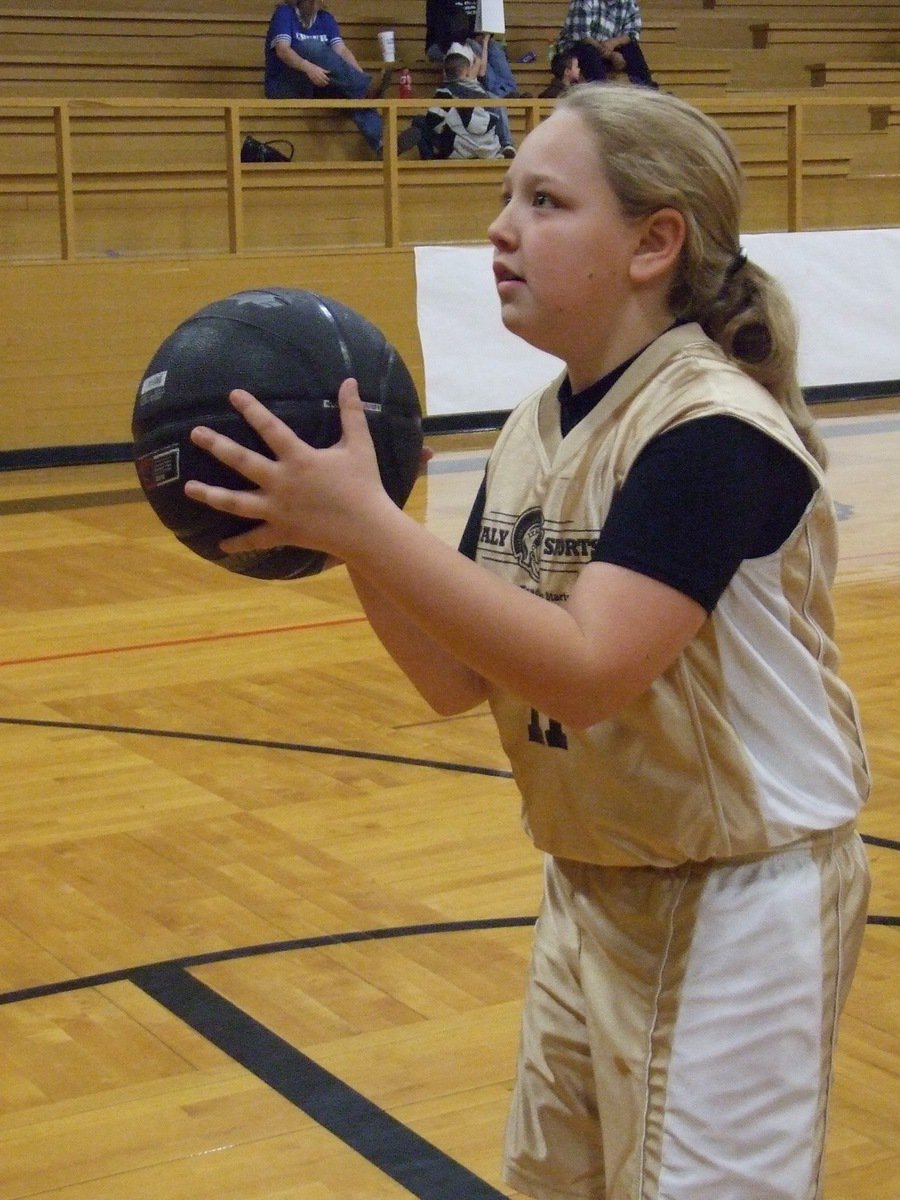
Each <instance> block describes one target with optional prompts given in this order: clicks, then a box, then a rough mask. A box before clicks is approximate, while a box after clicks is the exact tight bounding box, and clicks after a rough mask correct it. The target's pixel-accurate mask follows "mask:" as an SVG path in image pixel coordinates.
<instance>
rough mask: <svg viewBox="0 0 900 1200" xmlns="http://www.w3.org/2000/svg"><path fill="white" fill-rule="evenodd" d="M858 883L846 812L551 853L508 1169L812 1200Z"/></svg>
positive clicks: (608, 1192) (629, 1187)
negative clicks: (718, 841)
mask: <svg viewBox="0 0 900 1200" xmlns="http://www.w3.org/2000/svg"><path fill="white" fill-rule="evenodd" d="M868 892H869V874H868V865H867V863H866V857H865V851H864V849H863V846H862V842H861V841H860V839H859V837H858V836H857V835H856V833H855V832H854V830H853V828H852V827H850V826H847V827H844V828H842V829H839V830H835V831H833V832H830V833H827V834H819V835H816V836H815V837H813V838H811V839H810V840H809V841H804V842H802V843H800V844H796V845H793V846H790V847H787V848H785V849H783V850H779V851H776V852H774V853H771V854H767V855H765V856H759V857H752V858H743V859H731V860H728V861H724V862H716V863H703V864H688V865H686V866H683V867H678V868H675V869H672V870H659V869H656V868H652V867H648V868H641V867H638V868H619V867H598V866H592V865H590V864H586V863H577V862H569V861H565V860H558V859H552V858H548V859H547V861H546V873H545V889H544V899H543V901H542V905H541V912H540V917H539V919H538V924H537V926H536V929H535V939H534V950H533V957H532V964H531V972H530V977H529V982H528V989H527V992H526V998H525V1008H524V1013H523V1024H522V1037H521V1047H520V1055H519V1065H518V1074H517V1080H516V1086H515V1091H514V1094H513V1101H512V1108H511V1111H510V1116H509V1122H508V1126H507V1134H506V1154H505V1178H506V1181H507V1182H508V1183H509V1184H510V1185H511V1186H512V1187H515V1188H516V1189H518V1190H519V1191H522V1192H524V1193H525V1194H526V1195H529V1196H534V1197H536V1198H537V1200H572V1198H589V1200H816V1198H817V1197H819V1196H820V1174H821V1162H822V1151H823V1143H824V1132H825V1110H826V1104H827V1098H828V1086H829V1079H830V1074H831V1061H832V1051H833V1046H834V1040H835V1033H836V1027H837V1017H838V1013H839V1012H840V1009H841V1008H842V1006H843V1003H844V1000H845V999H846V995H847V991H848V990H849V986H850V981H851V979H852V977H853V971H854V968H855V966H856V960H857V957H858V954H859V948H860V944H861V941H862V935H863V930H864V928H865V914H866V903H867V900H868Z"/></svg>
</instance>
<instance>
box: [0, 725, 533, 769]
mask: <svg viewBox="0 0 900 1200" xmlns="http://www.w3.org/2000/svg"><path fill="white" fill-rule="evenodd" d="M0 725H19V726H22V725H24V726H28V727H30V728H33V729H82V730H85V731H86V732H89V733H118V734H134V735H135V736H137V737H155V738H175V739H178V740H181V741H186V742H209V743H211V744H213V745H220V746H221V745H224V746H249V747H251V748H253V749H261V750H289V751H291V752H292V753H296V754H324V755H327V756H329V757H331V758H362V759H367V760H369V761H371V762H387V763H396V764H397V765H398V766H401V767H427V768H429V769H430V770H432V771H456V772H457V773H459V774H462V775H485V776H488V777H489V778H492V779H512V771H508V770H504V769H503V768H501V767H477V766H473V765H472V764H471V763H454V762H445V761H443V760H442V759H436V758H412V757H410V756H408V755H405V754H386V753H384V752H383V751H379V750H350V749H346V748H341V747H339V746H316V745H314V744H313V743H311V742H279V741H270V740H269V739H267V738H248V737H238V736H237V735H236V734H225V733H191V732H187V731H185V730H181V729H150V728H146V727H142V726H137V725H104V724H101V723H99V722H94V721H47V720H42V719H38V718H30V717H0Z"/></svg>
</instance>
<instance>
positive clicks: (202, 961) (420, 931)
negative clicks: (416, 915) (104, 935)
mask: <svg viewBox="0 0 900 1200" xmlns="http://www.w3.org/2000/svg"><path fill="white" fill-rule="evenodd" d="M536 920H537V918H536V917H478V918H473V919H471V920H468V921H436V922H431V923H428V924H425V925H391V926H386V927H384V928H378V929H357V930H350V931H348V932H347V933H319V934H313V935H311V936H310V937H303V938H286V939H282V940H281V941H277V942H258V943H256V944H255V945H252V946H238V947H233V948H231V949H229V950H208V951H206V952H205V953H203V954H185V955H183V956H182V957H180V958H171V959H165V960H163V961H160V962H155V963H144V964H142V965H140V966H135V967H120V968H118V969H117V970H114V971H101V972H99V973H98V974H96V975H82V976H81V977H80V978H79V979H62V980H59V981H58V982H57V983H41V984H35V985H34V986H33V987H27V988H17V989H16V990H15V991H13V992H0V1006H3V1005H5V1004H15V1003H18V1002H20V1001H22V1000H38V999H41V998H42V997H45V996H55V995H56V994H57V993H59V992H77V991H81V990H83V989H84V988H94V987H104V986H105V985H106V984H108V983H123V982H127V981H129V980H130V979H132V977H133V975H134V973H135V972H136V971H164V970H165V971H168V970H179V971H185V970H189V969H190V968H191V967H206V966H211V965H212V964H214V963H222V962H237V961H238V960H239V959H242V958H260V957H262V955H264V954H284V953H286V952H288V951H291V950H320V949H323V948H326V947H329V946H346V945H350V944H353V943H356V942H382V941H390V940H391V939H393V938H404V937H422V936H427V935H428V934H434V933H469V932H477V931H479V930H492V929H520V928H523V927H526V926H529V925H533V924H534V923H535V921H536Z"/></svg>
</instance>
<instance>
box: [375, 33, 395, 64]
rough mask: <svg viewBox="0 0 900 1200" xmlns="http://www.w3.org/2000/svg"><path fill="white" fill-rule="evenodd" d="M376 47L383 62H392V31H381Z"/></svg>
mask: <svg viewBox="0 0 900 1200" xmlns="http://www.w3.org/2000/svg"><path fill="white" fill-rule="evenodd" d="M378 46H379V49H380V50H381V57H382V59H383V61H384V62H386V63H389V62H394V61H395V60H394V31H393V30H392V29H383V30H382V31H381V33H379V35H378Z"/></svg>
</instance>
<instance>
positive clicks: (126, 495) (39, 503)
mask: <svg viewBox="0 0 900 1200" xmlns="http://www.w3.org/2000/svg"><path fill="white" fill-rule="evenodd" d="M487 457H488V455H487V451H485V452H484V454H472V455H469V456H467V457H466V458H457V459H452V460H448V461H445V462H432V463H429V465H428V474H429V475H458V474H461V473H463V472H465V471H483V470H484V465H485V463H486V462H487ZM117 461H125V460H117ZM129 461H130V456H129ZM82 465H84V466H94V465H99V464H94V463H84V464H82ZM0 470H2V467H0ZM145 499H146V496H145V494H144V492H143V491H142V490H141V488H140V487H138V486H137V485H135V486H134V487H133V488H115V489H112V488H111V489H109V490H108V491H99V492H98V491H94V492H71V493H69V494H67V495H61V496H22V497H20V498H19V499H17V500H2V501H0V517H17V516H27V515H28V514H29V513H44V512H67V511H69V510H71V509H75V508H110V507H112V506H113V505H114V504H138V503H143V502H144V500H145Z"/></svg>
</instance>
